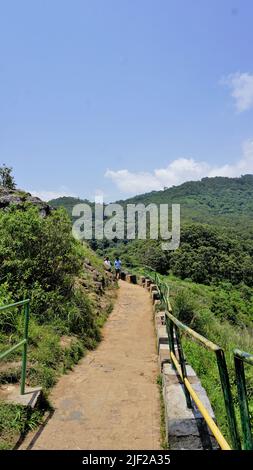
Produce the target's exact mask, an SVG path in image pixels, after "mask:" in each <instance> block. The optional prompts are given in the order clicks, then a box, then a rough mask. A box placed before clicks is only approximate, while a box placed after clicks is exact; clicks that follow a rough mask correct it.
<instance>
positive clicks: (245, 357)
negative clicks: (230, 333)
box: [234, 349, 253, 450]
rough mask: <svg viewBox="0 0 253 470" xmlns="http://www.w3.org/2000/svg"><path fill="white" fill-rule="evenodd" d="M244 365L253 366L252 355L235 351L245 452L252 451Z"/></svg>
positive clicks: (252, 439)
mask: <svg viewBox="0 0 253 470" xmlns="http://www.w3.org/2000/svg"><path fill="white" fill-rule="evenodd" d="M244 363H246V364H249V365H251V366H253V355H251V354H249V353H246V352H244V351H240V350H239V349H235V350H234V364H235V373H236V382H237V390H238V401H239V408H240V415H241V426H242V440H243V448H244V449H245V450H253V438H252V433H251V425H250V413H249V404H248V397H247V389H246V380H245V370H244Z"/></svg>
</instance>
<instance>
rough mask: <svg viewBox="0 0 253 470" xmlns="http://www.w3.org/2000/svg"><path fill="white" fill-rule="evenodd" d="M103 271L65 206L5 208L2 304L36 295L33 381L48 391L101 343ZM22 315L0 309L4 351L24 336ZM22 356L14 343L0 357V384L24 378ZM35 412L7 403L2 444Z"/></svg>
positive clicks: (0, 419)
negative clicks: (98, 285) (99, 284)
mask: <svg viewBox="0 0 253 470" xmlns="http://www.w3.org/2000/svg"><path fill="white" fill-rule="evenodd" d="M87 263H88V264H87ZM88 267H90V272H89V271H88ZM100 275H101V278H102V277H103V262H102V260H100V259H99V258H98V257H97V256H96V255H95V253H93V252H92V251H91V250H90V248H88V247H87V246H86V245H81V244H80V243H79V242H77V241H76V240H75V239H74V238H73V237H72V233H71V223H70V219H69V217H68V215H67V214H66V212H65V211H64V210H57V211H53V212H51V214H50V215H49V216H48V217H42V216H41V215H40V213H39V211H38V209H37V208H36V207H31V206H29V205H27V207H24V208H23V209H22V210H17V208H16V207H15V206H13V207H10V208H9V209H8V210H7V211H0V305H4V304H8V303H12V302H14V301H19V300H22V299H23V298H30V299H31V318H30V324H29V353H28V371H27V384H29V385H32V386H38V385H41V386H43V389H44V391H47V390H48V389H49V388H50V387H52V386H53V385H54V384H55V383H56V380H57V378H58V377H59V375H60V374H61V373H63V372H65V371H66V370H68V369H69V368H71V367H72V366H73V365H74V364H75V363H77V362H78V360H79V359H80V357H81V356H82V355H83V353H84V351H85V349H86V348H94V347H95V345H96V344H97V342H98V340H99V339H100V327H101V325H102V324H103V321H104V320H105V318H106V316H107V314H108V313H109V311H110V308H111V304H110V303H109V305H108V302H107V300H106V299H104V301H103V303H104V306H103V308H101V307H100V303H99V302H100V300H99V298H98V296H97V294H96V293H95V284H94V283H93V280H92V279H93V277H94V276H96V278H97V277H98V276H100ZM23 320H24V319H23V315H22V310H21V309H19V308H16V309H14V310H13V309H12V310H7V311H4V312H2V314H1V316H0V351H5V350H6V349H8V348H9V347H10V346H12V345H13V344H16V343H17V342H18V341H20V340H21V339H22V338H23V327H24V324H23ZM20 359H21V351H20V350H16V351H15V352H14V353H12V355H11V356H8V357H7V358H6V360H5V361H4V362H2V363H1V369H0V383H5V382H7V383H9V382H14V383H15V382H19V381H20V374H21V364H20ZM35 417H36V416H35V415H33V416H31V417H27V416H26V415H25V412H23V411H22V412H21V411H20V410H19V408H17V407H14V408H13V409H11V407H9V408H8V407H7V408H6V406H5V405H3V404H1V405H0V437H1V438H2V439H3V442H4V443H3V446H4V447H9V446H11V445H13V442H12V438H14V437H13V436H15V432H16V431H19V432H21V433H23V432H25V431H26V430H27V429H28V428H29V423H31V420H32V421H33V420H34V419H35ZM28 418H29V419H28ZM35 421H36V419H35ZM24 422H26V424H24ZM6 430H8V432H7V431H6ZM9 433H10V436H9ZM8 436H9V437H8Z"/></svg>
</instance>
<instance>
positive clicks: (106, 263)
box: [104, 256, 112, 272]
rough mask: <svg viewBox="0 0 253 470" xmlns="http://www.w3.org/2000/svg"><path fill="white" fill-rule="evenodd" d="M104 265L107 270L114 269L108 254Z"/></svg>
mask: <svg viewBox="0 0 253 470" xmlns="http://www.w3.org/2000/svg"><path fill="white" fill-rule="evenodd" d="M104 267H105V269H106V270H107V271H110V272H111V270H112V265H111V261H110V260H109V258H108V256H107V257H106V258H105V260H104Z"/></svg>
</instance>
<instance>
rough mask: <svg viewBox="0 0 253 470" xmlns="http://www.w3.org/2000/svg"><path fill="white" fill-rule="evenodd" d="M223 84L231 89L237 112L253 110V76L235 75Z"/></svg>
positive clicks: (245, 74) (230, 76) (226, 79)
mask: <svg viewBox="0 0 253 470" xmlns="http://www.w3.org/2000/svg"><path fill="white" fill-rule="evenodd" d="M222 82H223V83H224V84H225V85H228V86H229V88H230V89H231V95H232V97H233V98H234V99H235V105H236V109H237V111H239V112H242V111H247V109H250V108H253V74H252V75H250V74H249V73H246V72H245V73H239V72H237V73H233V74H231V75H229V76H228V77H226V78H225V79H223V80H222Z"/></svg>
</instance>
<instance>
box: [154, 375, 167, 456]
mask: <svg viewBox="0 0 253 470" xmlns="http://www.w3.org/2000/svg"><path fill="white" fill-rule="evenodd" d="M157 385H158V388H159V395H160V435H161V447H162V449H164V450H167V449H169V446H168V442H167V438H166V421H165V405H164V399H163V380H162V375H161V374H159V375H158V377H157Z"/></svg>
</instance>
